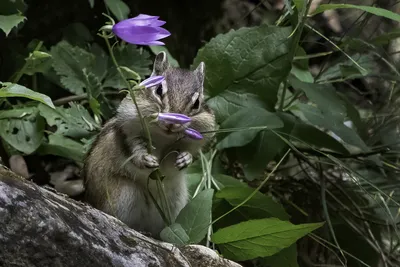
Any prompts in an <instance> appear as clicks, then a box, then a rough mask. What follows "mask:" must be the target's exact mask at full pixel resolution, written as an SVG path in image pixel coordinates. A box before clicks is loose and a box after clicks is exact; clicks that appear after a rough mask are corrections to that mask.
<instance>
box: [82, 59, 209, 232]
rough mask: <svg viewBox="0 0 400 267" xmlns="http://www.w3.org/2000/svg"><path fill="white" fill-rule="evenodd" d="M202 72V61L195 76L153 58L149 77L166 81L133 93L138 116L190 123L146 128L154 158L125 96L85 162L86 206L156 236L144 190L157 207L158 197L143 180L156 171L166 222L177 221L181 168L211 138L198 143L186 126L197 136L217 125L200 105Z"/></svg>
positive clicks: (182, 198) (158, 222) (154, 213)
mask: <svg viewBox="0 0 400 267" xmlns="http://www.w3.org/2000/svg"><path fill="white" fill-rule="evenodd" d="M204 69H205V64H204V63H203V62H201V63H200V64H199V66H198V67H197V68H196V69H195V70H194V71H189V70H185V69H181V68H175V67H172V66H170V65H169V63H168V60H167V56H166V54H165V52H160V53H159V54H158V55H157V56H156V58H155V60H154V65H153V72H152V74H151V76H158V75H163V76H164V77H165V80H164V81H163V82H162V83H161V84H160V85H158V86H154V87H150V88H145V89H144V90H140V91H136V92H137V93H136V100H137V103H138V106H139V109H140V111H141V113H142V115H143V116H144V117H146V116H149V115H151V114H154V113H158V112H171V113H181V114H185V115H187V116H189V117H190V118H191V122H189V123H187V124H184V125H181V124H168V123H166V122H163V121H156V122H154V123H149V124H148V128H149V132H150V135H151V139H152V145H153V153H152V154H148V153H147V149H146V148H147V140H146V138H145V135H144V131H143V130H142V127H141V124H140V119H139V116H138V112H137V109H136V107H135V105H134V104H133V102H132V98H131V97H130V96H129V94H128V95H127V96H126V97H125V98H124V99H123V100H122V102H121V104H120V105H119V107H118V109H117V112H116V115H115V116H114V117H113V118H111V119H110V120H109V121H108V122H107V123H106V124H105V125H104V127H103V128H102V130H101V132H100V133H99V134H98V136H97V138H96V140H95V141H94V143H93V145H92V147H91V149H90V150H89V152H88V154H87V157H86V159H85V163H84V167H83V177H84V184H85V199H86V201H87V202H88V203H89V204H91V205H92V206H94V207H95V208H98V209H100V210H102V211H104V212H106V213H108V214H111V215H113V216H115V217H116V218H118V219H120V220H121V221H122V222H124V223H125V224H127V225H128V226H129V227H131V228H133V229H135V230H137V231H141V232H146V233H150V234H151V235H152V236H156V237H157V236H158V235H159V233H160V231H161V230H162V229H163V228H164V227H165V225H164V222H163V220H162V217H161V216H160V214H159V212H158V210H157V209H156V206H155V205H154V203H153V201H152V199H151V196H150V195H149V191H150V192H151V194H152V195H153V196H154V197H155V199H156V200H157V202H158V203H159V205H160V203H161V202H160V200H161V199H162V198H161V196H160V194H159V191H158V190H157V186H156V181H154V180H151V179H150V180H148V179H149V178H148V177H149V175H150V173H151V172H153V171H154V170H155V168H158V167H159V169H160V171H161V174H162V175H163V176H165V178H164V179H163V186H164V191H165V194H166V197H167V201H168V204H169V207H170V211H171V217H172V219H173V220H174V219H175V218H176V216H177V215H178V213H179V212H180V210H181V209H182V208H183V207H184V206H185V205H186V204H187V201H188V191H187V185H186V180H185V168H186V167H187V166H189V165H190V164H191V163H192V160H193V156H194V155H196V154H197V153H198V151H199V149H201V148H202V147H203V146H204V145H206V144H207V143H208V142H209V141H210V140H211V139H212V137H213V134H212V133H211V134H204V135H203V139H201V140H194V139H191V138H190V137H187V136H186V135H185V134H184V130H185V129H186V128H187V127H188V126H189V125H190V128H193V129H195V130H197V131H199V132H202V131H213V130H214V129H215V126H216V122H215V117H214V114H213V112H212V110H211V109H210V108H209V107H208V106H207V105H206V103H205V102H204V96H203V83H204ZM124 163H125V164H124ZM148 182H149V185H148V187H149V189H148V188H147V183H148Z"/></svg>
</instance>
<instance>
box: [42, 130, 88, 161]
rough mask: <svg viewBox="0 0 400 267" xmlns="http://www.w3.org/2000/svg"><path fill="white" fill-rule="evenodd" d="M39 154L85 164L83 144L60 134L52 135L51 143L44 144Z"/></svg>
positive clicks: (50, 136)
mask: <svg viewBox="0 0 400 267" xmlns="http://www.w3.org/2000/svg"><path fill="white" fill-rule="evenodd" d="M37 152H38V153H39V154H41V155H56V156H60V157H64V158H68V159H72V160H74V161H77V162H79V163H82V162H83V159H84V157H85V150H84V148H83V144H82V143H79V142H77V141H74V140H73V139H70V138H68V137H65V136H62V135H60V134H50V135H49V141H48V142H46V143H43V144H42V145H41V146H40V147H39V149H38V150H37Z"/></svg>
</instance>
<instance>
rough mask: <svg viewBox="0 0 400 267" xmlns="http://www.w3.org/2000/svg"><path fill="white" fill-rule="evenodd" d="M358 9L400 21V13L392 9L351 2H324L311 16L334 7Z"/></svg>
mask: <svg viewBox="0 0 400 267" xmlns="http://www.w3.org/2000/svg"><path fill="white" fill-rule="evenodd" d="M348 8H351V9H358V10H362V11H365V12H368V13H371V14H374V15H377V16H380V17H385V18H388V19H391V20H395V21H399V22H400V15H399V14H396V13H394V12H392V11H390V10H387V9H383V8H378V7H372V6H361V5H350V4H324V5H320V6H318V7H317V9H316V10H315V11H314V12H313V13H312V14H311V16H314V15H316V14H319V13H322V12H324V11H326V10H332V9H348Z"/></svg>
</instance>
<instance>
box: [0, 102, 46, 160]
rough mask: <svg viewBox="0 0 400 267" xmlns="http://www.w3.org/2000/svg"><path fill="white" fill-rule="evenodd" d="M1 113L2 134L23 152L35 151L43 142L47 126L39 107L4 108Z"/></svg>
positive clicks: (9, 142) (0, 128) (0, 134)
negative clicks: (40, 114)
mask: <svg viewBox="0 0 400 267" xmlns="http://www.w3.org/2000/svg"><path fill="white" fill-rule="evenodd" d="M43 106H44V105H43ZM46 107H47V106H46ZM47 108H48V107H47ZM49 109H50V108H49ZM0 114H1V116H0V136H1V137H2V138H3V139H4V140H5V141H6V142H7V143H8V144H10V145H11V146H12V147H14V148H15V149H17V150H19V151H21V152H24V153H26V154H31V153H33V152H35V151H36V149H37V148H38V147H39V146H40V144H41V143H42V140H43V134H44V126H45V123H44V120H43V118H42V117H40V116H39V111H38V109H37V108H35V107H26V108H18V109H12V110H3V111H1V113H0Z"/></svg>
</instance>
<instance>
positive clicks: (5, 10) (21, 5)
mask: <svg viewBox="0 0 400 267" xmlns="http://www.w3.org/2000/svg"><path fill="white" fill-rule="evenodd" d="M26 8H27V4H25V1H24V0H2V1H0V14H1V15H13V14H17V13H19V12H22V13H24V12H25V11H26Z"/></svg>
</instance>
